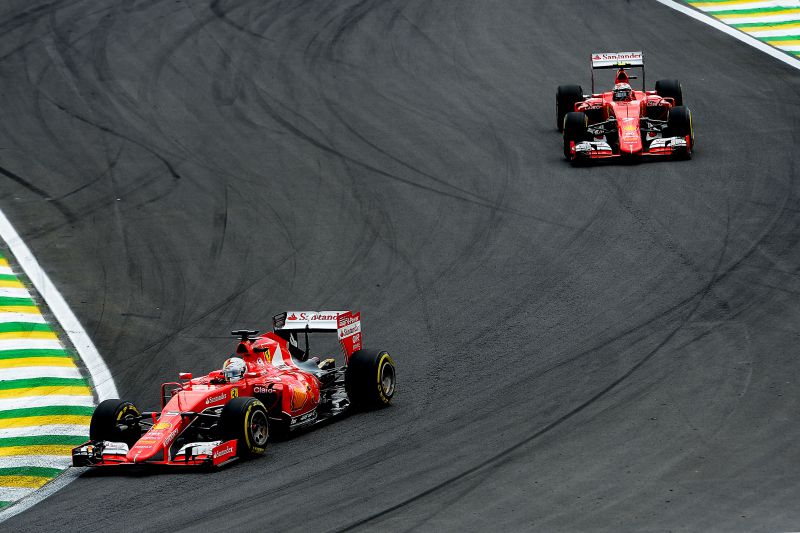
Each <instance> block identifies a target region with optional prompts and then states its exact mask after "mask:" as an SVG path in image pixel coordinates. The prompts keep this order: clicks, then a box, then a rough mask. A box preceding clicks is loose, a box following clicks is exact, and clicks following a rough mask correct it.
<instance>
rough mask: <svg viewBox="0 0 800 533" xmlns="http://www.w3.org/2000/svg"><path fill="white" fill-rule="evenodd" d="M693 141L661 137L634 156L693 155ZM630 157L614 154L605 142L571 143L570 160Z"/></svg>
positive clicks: (687, 138) (686, 138) (685, 138)
mask: <svg viewBox="0 0 800 533" xmlns="http://www.w3.org/2000/svg"><path fill="white" fill-rule="evenodd" d="M691 150H692V145H691V139H690V137H689V136H688V135H687V136H686V137H659V138H657V139H653V140H652V141H651V142H650V143H649V145H648V146H647V147H646V148H645V149H644V150H642V152H640V153H638V154H633V155H634V156H674V155H680V156H683V155H689V154H691ZM623 156H624V157H630V155H629V154H621V153H619V152H614V149H613V148H612V147H611V145H609V144H608V143H607V142H605V141H582V142H579V143H575V142H571V143H570V160H571V161H577V160H581V159H608V158H612V157H623Z"/></svg>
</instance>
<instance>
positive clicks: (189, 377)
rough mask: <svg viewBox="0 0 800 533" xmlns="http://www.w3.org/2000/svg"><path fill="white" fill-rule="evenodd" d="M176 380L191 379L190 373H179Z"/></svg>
mask: <svg viewBox="0 0 800 533" xmlns="http://www.w3.org/2000/svg"><path fill="white" fill-rule="evenodd" d="M178 378H179V379H192V373H191V372H181V373H180V374H178Z"/></svg>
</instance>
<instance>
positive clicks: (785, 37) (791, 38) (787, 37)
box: [759, 31, 800, 41]
mask: <svg viewBox="0 0 800 533" xmlns="http://www.w3.org/2000/svg"><path fill="white" fill-rule="evenodd" d="M759 39H761V40H762V41H796V40H798V39H800V31H798V34H797V35H781V36H780V37H759Z"/></svg>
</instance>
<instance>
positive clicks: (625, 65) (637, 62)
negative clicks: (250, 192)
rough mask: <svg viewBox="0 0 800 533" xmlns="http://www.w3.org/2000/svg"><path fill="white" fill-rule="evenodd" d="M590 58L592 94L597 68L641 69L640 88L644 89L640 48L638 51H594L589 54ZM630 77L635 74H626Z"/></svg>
mask: <svg viewBox="0 0 800 533" xmlns="http://www.w3.org/2000/svg"><path fill="white" fill-rule="evenodd" d="M591 60H592V94H594V93H595V91H594V71H595V70H597V69H612V68H615V69H622V70H629V69H631V68H640V69H642V90H645V89H644V88H645V77H644V53H643V52H642V51H641V50H640V51H638V52H595V53H593V54H592V56H591ZM628 77H629V78H630V79H636V77H635V76H628Z"/></svg>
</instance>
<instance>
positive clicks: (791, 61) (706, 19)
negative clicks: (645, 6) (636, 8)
mask: <svg viewBox="0 0 800 533" xmlns="http://www.w3.org/2000/svg"><path fill="white" fill-rule="evenodd" d="M656 1H657V2H658V3H660V4H663V5H665V6H667V7H669V8H671V9H674V10H675V11H680V12H681V13H683V14H684V15H688V16H689V17H692V18H693V19H695V20H699V21H700V22H702V23H704V24H708V25H709V26H711V27H712V28H716V29H718V30H719V31H721V32H723V33H727V34H728V35H730V36H731V37H733V38H735V39H739V40H740V41H742V42H743V43H745V44H748V45H750V46H752V47H753V48H756V49H758V50H760V51H762V52H764V53H765V54H769V55H771V56H772V57H774V58H775V59H777V60H779V61H783V62H784V63H786V64H787V65H790V66H792V67H794V68H796V69H800V60H799V59H797V58H794V57H792V56H790V55H788V54H786V53H784V52H782V51H780V50H778V49H776V48H773V47H771V46H770V45H768V44H766V43H762V42H761V41H759V40H758V39H756V38H755V37H751V36H750V35H747V34H746V33H744V32H741V31H739V30H737V29H734V28H731V27H730V26H726V25H725V24H723V23H722V22H720V21H718V20H717V19H715V18H714V17H711V16H709V15H706V14H705V13H701V12H700V11H697V10H695V9H692V8H691V7H689V6H687V5H685V4H679V3H678V2H675V1H674V0H656ZM739 22H741V21H739Z"/></svg>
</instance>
